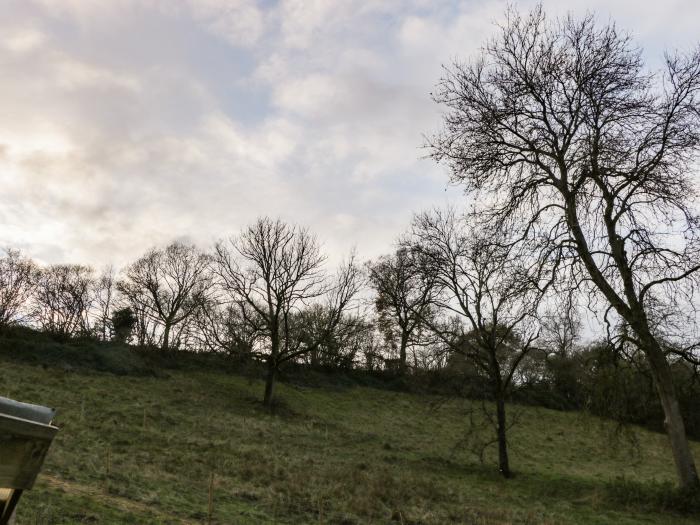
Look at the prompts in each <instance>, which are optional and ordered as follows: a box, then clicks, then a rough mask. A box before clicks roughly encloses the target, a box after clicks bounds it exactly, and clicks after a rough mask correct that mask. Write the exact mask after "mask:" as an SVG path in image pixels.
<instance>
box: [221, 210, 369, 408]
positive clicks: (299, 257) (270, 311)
mask: <svg viewBox="0 0 700 525" xmlns="http://www.w3.org/2000/svg"><path fill="white" fill-rule="evenodd" d="M214 258H215V264H214V268H215V272H216V273H217V275H218V277H219V284H220V286H221V288H222V289H223V290H224V291H225V292H226V294H227V295H228V298H229V299H228V300H229V302H230V303H231V304H236V303H239V304H244V305H245V307H242V308H240V309H239V311H240V312H241V313H242V316H243V320H244V321H245V322H247V323H250V325H251V328H252V329H255V330H256V331H257V332H258V333H262V334H263V337H264V338H265V343H266V344H265V345H264V348H263V353H264V355H265V360H266V363H267V378H266V382H265V397H264V404H265V406H268V407H270V406H272V404H273V401H274V390H275V385H276V380H277V374H278V371H279V367H280V365H282V364H283V363H284V362H287V361H291V360H293V359H296V358H297V357H299V356H301V355H303V354H305V353H309V352H312V351H313V350H314V348H316V347H317V346H318V345H319V344H321V342H322V341H323V340H327V337H328V334H329V333H331V332H333V331H334V330H336V329H337V327H338V326H339V325H340V323H341V321H342V320H343V313H344V312H345V311H346V310H347V309H348V308H349V307H350V306H351V303H352V300H353V299H354V297H355V296H356V295H357V293H358V291H359V286H360V279H359V276H360V272H359V269H358V268H357V265H356V264H355V262H354V257H351V258H350V260H349V261H348V262H347V263H346V264H344V265H343V266H342V267H341V269H340V270H339V272H338V275H337V279H336V281H335V282H334V283H332V284H330V283H329V282H328V279H327V276H326V274H325V272H324V263H325V257H324V256H323V255H322V254H321V250H320V246H319V243H318V241H317V240H316V237H314V236H313V235H312V234H311V233H310V232H309V231H308V230H307V229H304V228H300V227H298V226H292V225H289V224H287V223H285V222H283V221H281V220H279V219H277V220H275V219H270V218H267V217H264V218H261V219H258V220H257V221H256V222H255V223H254V224H252V225H250V226H248V227H246V228H245V229H244V230H243V232H242V233H241V234H240V235H238V236H237V237H233V238H231V239H229V240H228V241H226V242H219V243H218V244H217V245H216V248H215V255H214ZM322 298H325V300H326V303H327V313H326V315H325V316H324V325H325V326H324V329H323V330H320V332H319V333H320V335H319V339H318V340H315V341H309V340H306V338H303V337H299V333H300V331H299V330H297V329H296V327H295V324H294V323H295V319H298V318H299V316H298V315H297V314H298V313H299V312H300V310H301V309H302V308H303V307H305V306H307V305H308V304H310V302H313V301H319V300H321V299H322Z"/></svg>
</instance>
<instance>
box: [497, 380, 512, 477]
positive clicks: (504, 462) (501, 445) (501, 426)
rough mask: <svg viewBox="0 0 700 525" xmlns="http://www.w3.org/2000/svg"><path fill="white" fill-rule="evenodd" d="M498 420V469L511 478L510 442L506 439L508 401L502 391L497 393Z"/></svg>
mask: <svg viewBox="0 0 700 525" xmlns="http://www.w3.org/2000/svg"><path fill="white" fill-rule="evenodd" d="M496 420H497V427H498V428H497V429H496V430H497V432H498V470H499V471H500V472H501V474H502V475H503V477H504V478H509V477H510V476H511V473H510V465H509V464H508V442H507V440H506V402H505V399H504V398H503V394H502V393H498V394H496Z"/></svg>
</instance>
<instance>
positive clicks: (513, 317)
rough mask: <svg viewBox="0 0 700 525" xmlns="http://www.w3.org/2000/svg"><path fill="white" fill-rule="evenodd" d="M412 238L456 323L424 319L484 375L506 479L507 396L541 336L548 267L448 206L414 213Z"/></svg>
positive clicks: (437, 297)
mask: <svg viewBox="0 0 700 525" xmlns="http://www.w3.org/2000/svg"><path fill="white" fill-rule="evenodd" d="M412 241H413V246H412V250H413V251H414V252H415V253H416V256H417V257H419V258H420V259H421V263H420V265H419V267H420V268H421V271H423V272H425V273H427V274H428V275H429V277H428V279H429V280H430V281H431V282H433V283H434V287H435V291H436V294H435V297H434V299H433V302H434V304H435V306H436V307H437V308H439V309H440V311H441V312H443V313H444V314H446V315H444V316H443V318H445V317H447V318H450V319H451V320H453V321H457V322H436V320H434V319H432V318H431V317H428V318H423V322H425V323H426V324H427V325H428V326H429V327H430V328H431V330H432V331H433V332H434V333H435V334H436V335H437V336H438V337H439V338H440V339H441V340H442V341H443V342H444V343H445V345H446V347H447V349H448V350H449V351H450V352H451V353H453V354H458V355H461V356H462V357H464V358H466V359H468V360H469V362H470V363H471V364H472V365H473V367H474V368H475V369H476V371H477V373H478V374H479V375H481V376H482V377H484V378H485V379H486V382H487V384H488V390H489V392H488V394H489V395H490V396H491V398H492V399H493V401H494V405H495V406H494V408H495V413H494V414H493V417H492V415H491V414H490V413H489V419H490V420H491V421H492V422H493V423H494V429H495V434H496V438H495V441H496V443H497V444H498V463H499V470H500V472H501V474H502V475H503V476H504V477H510V475H511V470H510V463H509V459H508V446H507V429H508V428H509V426H510V425H509V423H508V421H507V418H506V400H507V398H508V396H509V394H510V392H511V389H512V387H513V385H514V384H515V382H516V380H517V377H518V372H519V369H520V366H521V364H522V363H523V360H524V359H525V357H526V356H527V355H528V353H529V352H530V351H531V350H532V348H533V342H534V341H535V340H536V339H537V337H538V336H539V331H540V327H539V321H538V316H537V313H538V306H539V304H540V301H541V299H542V297H543V296H544V294H545V293H546V291H547V289H548V287H549V285H550V284H551V282H552V275H551V266H550V265H548V264H541V261H539V260H538V259H536V258H532V257H527V256H525V255H524V254H522V253H519V252H518V249H517V248H516V247H515V246H513V245H512V244H509V243H507V242H505V241H506V239H505V238H504V237H503V236H502V235H499V234H497V233H495V232H494V233H491V234H489V235H484V232H481V233H478V234H477V233H475V231H474V230H473V229H472V228H471V227H470V226H469V224H468V223H467V221H466V220H465V219H464V217H459V216H458V215H457V214H456V213H455V211H454V210H453V209H448V210H444V211H443V210H435V211H433V212H426V213H422V214H420V215H418V216H416V218H415V219H414V223H413V228H412ZM548 270H549V271H548ZM416 313H417V312H416Z"/></svg>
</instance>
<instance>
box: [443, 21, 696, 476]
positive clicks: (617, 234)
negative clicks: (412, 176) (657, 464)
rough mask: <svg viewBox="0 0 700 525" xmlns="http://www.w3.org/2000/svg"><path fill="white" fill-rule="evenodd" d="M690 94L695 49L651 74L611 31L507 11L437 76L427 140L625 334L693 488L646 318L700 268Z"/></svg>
mask: <svg viewBox="0 0 700 525" xmlns="http://www.w3.org/2000/svg"><path fill="white" fill-rule="evenodd" d="M699 92H700V49H698V50H696V51H695V52H693V53H690V54H687V55H682V54H675V55H668V56H667V57H666V64H665V68H664V71H663V72H661V73H658V74H656V73H654V74H652V73H647V72H645V70H644V64H643V62H642V59H641V56H640V53H639V51H638V50H637V49H636V48H634V47H633V46H632V44H631V42H630V39H629V37H627V36H625V35H622V34H620V33H619V32H618V30H617V29H616V28H615V26H612V25H607V26H599V25H597V24H596V22H595V20H594V19H593V17H592V16H588V17H585V18H583V19H580V20H575V19H573V18H571V17H569V18H566V19H563V20H559V21H555V22H552V23H550V22H548V21H547V20H546V18H545V15H544V14H543V12H542V9H541V8H538V9H535V10H534V11H533V12H532V13H530V14H529V15H528V16H521V15H519V14H518V13H516V12H512V11H510V12H509V13H508V17H507V21H506V23H505V25H504V26H503V27H502V28H501V31H500V33H499V35H498V36H497V37H496V38H495V39H494V40H492V41H490V42H489V43H488V44H487V46H486V48H485V50H484V51H483V56H481V57H480V58H479V59H477V60H475V61H474V62H472V63H471V64H455V65H454V66H453V67H452V68H450V69H449V70H448V71H447V73H446V77H445V78H444V80H443V81H442V82H441V83H440V85H439V87H438V90H437V92H436V94H435V95H434V97H435V100H436V101H437V102H439V103H441V104H443V105H444V106H446V108H447V112H446V115H445V117H444V123H445V127H444V130H443V131H442V132H441V133H440V134H438V135H437V136H435V137H434V138H433V139H431V140H430V144H429V145H430V146H431V148H432V154H433V156H434V157H435V159H437V160H438V161H442V162H446V163H447V164H448V165H449V166H450V168H451V171H452V178H453V180H454V181H455V182H459V183H463V184H464V185H465V186H466V188H467V190H468V191H469V192H471V193H472V195H479V196H480V198H479V199H478V201H477V202H481V203H483V205H482V206H480V207H478V210H477V212H478V214H479V215H475V217H476V216H478V217H481V218H482V219H483V220H485V221H487V222H489V223H490V224H491V225H492V226H494V227H498V226H499V225H509V226H508V227H509V228H513V227H518V228H519V230H520V233H521V235H522V239H523V242H525V243H528V244H529V245H530V247H531V248H532V249H533V250H539V251H540V253H541V254H542V257H544V258H546V257H551V256H552V254H554V253H558V254H559V255H560V256H561V257H562V262H563V264H562V269H561V272H562V274H564V273H565V270H566V274H567V275H568V276H569V278H570V279H572V280H574V281H575V282H576V284H577V286H579V287H582V288H586V289H589V288H590V289H594V290H596V291H597V292H599V293H600V294H602V296H603V297H604V298H605V300H606V301H607V302H608V303H609V305H610V309H611V310H612V312H614V313H615V314H616V315H617V317H618V318H619V319H621V321H622V322H623V323H624V324H626V325H628V326H629V327H630V332H629V334H630V337H631V338H633V340H634V342H635V344H636V345H637V346H638V347H639V348H640V349H641V350H642V351H643V352H644V354H645V356H646V359H647V360H648V363H649V366H650V369H651V371H652V374H653V376H654V381H655V384H656V389H657V391H658V394H659V397H660V400H661V404H662V405H663V408H664V413H665V416H666V421H665V423H666V429H667V432H668V436H669V439H670V443H671V448H672V451H673V457H674V461H675V465H676V470H677V474H678V479H679V482H680V484H681V485H682V486H685V487H691V486H693V487H697V486H699V485H700V482H699V481H698V475H697V470H696V468H695V463H694V460H693V456H692V453H691V450H690V447H689V445H688V440H687V438H686V433H685V427H684V422H683V418H682V415H681V411H680V408H679V404H678V400H677V396H676V391H675V386H674V383H673V379H672V375H671V370H670V366H669V360H668V359H667V357H666V356H665V355H664V351H663V349H662V347H661V345H660V343H659V339H658V336H657V332H656V331H655V328H654V321H653V319H654V318H655V317H659V316H657V315H656V311H658V310H659V308H660V305H664V306H665V307H670V308H668V309H667V310H666V311H669V310H675V311H683V309H684V307H685V308H687V307H690V306H691V301H690V299H691V296H692V291H693V284H692V283H693V282H695V281H697V272H698V270H699V269H700V265H699V264H698V260H699V257H698V256H699V255H700V252H699V248H700V243H698V231H699V229H698V219H697V216H696V215H695V212H694V211H693V210H692V209H691V207H692V204H693V202H694V199H695V198H696V193H695V186H694V184H693V176H694V174H697V165H696V164H694V162H695V161H696V160H697V158H698V152H699V150H700V111H698V102H699V98H698V96H699Z"/></svg>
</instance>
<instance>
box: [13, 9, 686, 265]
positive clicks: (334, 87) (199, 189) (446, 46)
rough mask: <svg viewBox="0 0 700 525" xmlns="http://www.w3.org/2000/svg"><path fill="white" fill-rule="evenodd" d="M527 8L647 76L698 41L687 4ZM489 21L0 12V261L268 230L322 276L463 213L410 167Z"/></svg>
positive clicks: (272, 13) (327, 13)
mask: <svg viewBox="0 0 700 525" xmlns="http://www.w3.org/2000/svg"><path fill="white" fill-rule="evenodd" d="M515 3H516V5H518V6H519V7H522V8H523V9H527V8H528V7H530V6H531V5H532V2H529V1H520V2H515ZM544 5H545V9H546V10H547V11H548V12H549V13H552V14H562V13H564V12H566V11H567V10H571V11H573V12H574V13H578V14H581V13H584V12H585V9H591V10H593V11H595V12H596V13H597V14H598V16H599V18H601V19H602V20H603V21H607V20H608V19H612V20H615V21H616V22H617V23H618V25H619V26H621V27H623V28H625V29H627V30H629V31H630V32H632V33H633V35H634V36H635V37H636V39H637V42H638V44H639V45H640V46H641V47H643V48H644V49H645V56H646V57H647V59H648V60H649V62H651V63H653V64H658V63H659V60H660V59H661V58H662V53H663V50H664V49H673V48H680V49H687V48H689V47H691V46H693V45H694V44H695V43H696V39H700V33H698V20H700V2H698V1H697V0H684V1H683V0H666V1H664V2H657V1H652V0H621V1H616V0H587V1H583V0H571V1H569V2H565V1H563V0H557V1H554V0H547V1H545V3H544ZM504 8H505V2H503V1H500V0H486V1H481V0H465V1H440V0H432V1H431V0H365V1H350V0H327V1H324V0H279V1H274V0H260V1H258V2H255V1H254V0H2V9H0V68H1V71H2V77H1V78H2V81H1V82H0V117H1V118H0V184H1V186H0V188H1V190H0V244H1V245H4V246H8V245H9V246H14V247H19V248H21V249H23V250H24V251H25V252H26V253H28V254H29V255H31V256H33V257H35V258H37V259H38V260H40V261H43V262H85V263H90V264H93V265H96V266H101V265H103V264H105V263H107V262H113V263H115V264H117V265H122V264H124V263H126V262H128V261H130V260H132V259H133V258H135V257H137V256H138V255H140V254H141V253H142V252H143V251H144V250H145V249H146V248H148V247H150V246H152V245H154V244H163V243H166V242H168V241H170V240H172V239H175V238H179V239H185V240H190V241H193V242H196V243H198V244H200V245H201V246H207V245H208V244H210V243H211V242H212V241H213V240H215V239H217V238H220V237H222V236H226V235H229V234H231V233H234V232H236V231H237V230H238V229H239V228H240V227H242V226H243V225H245V224H246V223H248V222H250V221H251V220H254V219H255V218H256V217H257V216H260V215H272V216H280V217H282V218H284V219H287V220H290V221H294V222H298V223H301V224H304V225H308V226H310V227H311V228H312V229H313V230H314V231H315V232H316V233H317V234H318V235H319V237H320V239H321V240H322V241H323V242H324V244H325V246H326V248H327V250H328V251H329V252H330V254H331V256H332V257H335V256H339V255H340V254H342V253H345V252H347V251H348V250H350V248H351V247H353V246H356V247H357V249H358V251H359V253H360V255H361V256H362V257H373V256H376V255H378V254H380V253H382V252H384V251H387V250H388V249H390V246H391V243H392V241H393V239H394V238H395V237H396V236H397V235H398V234H400V233H401V232H402V231H403V230H404V229H405V228H406V227H407V225H408V223H409V221H410V217H411V215H412V213H413V212H414V211H418V210H420V209H423V208H426V207H429V206H433V205H442V204H445V203H446V202H448V201H449V202H459V201H460V200H461V199H462V197H461V196H460V193H459V191H458V190H457V189H455V188H448V187H447V176H446V172H445V170H444V168H442V167H439V166H436V165H434V164H433V163H432V162H431V161H429V160H425V159H423V158H422V157H423V156H424V155H425V151H424V150H422V149H421V144H422V142H423V138H422V136H423V134H429V133H430V132H431V131H433V130H435V129H437V127H438V126H439V119H440V110H439V108H438V107H436V106H435V104H434V103H433V102H432V101H431V100H430V96H429V93H430V91H431V89H432V88H433V86H434V85H435V83H436V82H437V81H438V79H439V77H440V68H441V64H444V63H450V62H451V61H453V60H454V59H455V58H468V57H469V56H473V55H474V54H475V53H476V52H477V51H478V48H479V46H480V45H481V44H482V43H483V41H484V39H485V38H487V37H488V36H489V34H491V33H492V32H493V30H494V27H493V24H494V22H496V21H497V20H498V19H499V18H501V17H502V14H503V11H504Z"/></svg>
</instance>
